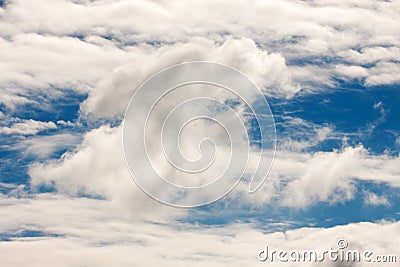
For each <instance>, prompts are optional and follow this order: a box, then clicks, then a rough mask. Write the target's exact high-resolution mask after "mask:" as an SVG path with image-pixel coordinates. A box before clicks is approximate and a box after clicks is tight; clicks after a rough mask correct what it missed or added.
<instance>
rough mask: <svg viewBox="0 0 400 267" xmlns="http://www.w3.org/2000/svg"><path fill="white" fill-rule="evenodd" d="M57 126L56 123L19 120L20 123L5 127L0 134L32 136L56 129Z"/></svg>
mask: <svg viewBox="0 0 400 267" xmlns="http://www.w3.org/2000/svg"><path fill="white" fill-rule="evenodd" d="M56 128H57V126H56V124H55V123H54V122H52V121H49V122H44V121H35V120H32V119H29V120H19V122H16V123H14V124H13V125H11V126H10V127H8V126H3V127H1V128H0V133H2V134H21V135H32V134H37V133H39V132H42V131H46V130H50V129H56Z"/></svg>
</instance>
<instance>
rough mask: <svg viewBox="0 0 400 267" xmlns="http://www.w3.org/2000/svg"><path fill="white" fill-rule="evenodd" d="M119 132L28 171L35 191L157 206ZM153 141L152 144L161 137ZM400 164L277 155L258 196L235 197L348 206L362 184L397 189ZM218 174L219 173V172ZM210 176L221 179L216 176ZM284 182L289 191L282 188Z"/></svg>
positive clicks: (360, 152)
mask: <svg viewBox="0 0 400 267" xmlns="http://www.w3.org/2000/svg"><path fill="white" fill-rule="evenodd" d="M121 129H122V127H121V126H120V127H117V128H109V127H106V126H103V127H100V128H99V129H95V130H92V131H91V132H89V133H88V134H87V135H86V136H85V138H84V141H83V142H82V144H81V145H80V146H78V148H77V151H76V152H69V153H67V154H65V155H64V156H63V157H62V158H61V159H60V160H57V161H49V162H46V163H44V164H34V165H33V166H31V168H30V171H29V174H30V176H31V183H32V185H33V186H36V185H39V184H42V183H45V184H46V183H49V184H54V185H55V186H56V188H57V190H58V191H59V192H67V193H74V194H76V193H79V192H80V190H84V191H85V192H87V193H89V194H94V195H102V196H104V197H106V198H107V199H110V200H113V201H115V203H118V205H119V206H121V207H122V206H124V207H126V208H127V209H128V210H139V211H142V210H143V207H147V206H148V205H150V206H154V205H156V204H158V203H155V201H153V200H151V199H149V198H148V197H147V196H146V195H145V194H144V193H143V192H141V191H140V190H139V189H138V188H137V187H136V185H134V184H133V182H132V180H131V178H130V176H129V173H128V171H127V168H126V166H125V163H124V158H123V154H122V142H121ZM155 135H156V136H155V137H154V138H156V137H157V136H158V135H157V134H155ZM189 136H190V138H191V137H192V136H194V135H189ZM193 138H194V137H193ZM192 141H193V142H189V143H195V144H197V141H195V139H194V140H192ZM221 151H222V150H221ZM251 155H252V154H251ZM157 160H161V161H163V160H164V158H163V157H160V158H159V159H157ZM256 162H257V161H254V160H252V158H251V160H250V165H249V167H248V171H247V173H249V174H250V173H252V172H253V171H254V167H255V164H256ZM160 164H161V163H160ZM399 164H400V157H390V156H387V155H380V156H375V155H371V154H369V152H368V151H367V150H366V149H365V148H364V147H362V146H357V147H346V148H344V149H343V150H341V151H333V152H312V153H298V152H285V151H278V153H277V157H276V159H275V161H274V164H273V167H272V170H271V174H270V176H269V177H268V180H267V182H266V185H265V186H263V187H262V188H261V190H260V191H259V192H257V193H255V194H248V187H247V186H246V185H245V184H244V183H241V184H239V186H238V187H237V189H236V190H235V191H234V192H232V193H233V194H232V196H233V198H234V199H235V198H236V199H242V200H244V201H245V203H250V204H252V205H256V206H260V205H264V204H266V203H268V202H269V201H270V200H271V198H275V199H279V203H280V205H284V206H289V207H296V208H305V207H308V206H309V205H312V204H314V203H317V202H328V203H337V202H345V201H348V200H351V199H352V198H353V197H354V191H355V184H356V183H357V181H358V180H366V181H372V182H376V183H387V184H389V185H390V186H393V187H399V186H400V183H399V180H398V177H399V175H400V173H399V169H398V166H399ZM94 166H95V167H94ZM159 166H163V165H162V164H161V165H159ZM224 166H225V165H223V166H222V167H224ZM215 171H216V172H217V173H219V171H220V169H219V167H218V168H216V169H215ZM239 174H240V172H238V175H239ZM208 175H211V176H212V177H217V175H216V174H215V173H214V174H213V173H211V174H208ZM282 182H285V183H287V185H286V186H283V187H282V184H284V183H282Z"/></svg>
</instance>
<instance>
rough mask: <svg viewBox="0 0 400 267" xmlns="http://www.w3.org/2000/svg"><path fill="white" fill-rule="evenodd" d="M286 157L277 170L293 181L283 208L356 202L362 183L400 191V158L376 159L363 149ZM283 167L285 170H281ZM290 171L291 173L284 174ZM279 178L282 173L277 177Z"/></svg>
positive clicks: (351, 148) (279, 163)
mask: <svg viewBox="0 0 400 267" xmlns="http://www.w3.org/2000/svg"><path fill="white" fill-rule="evenodd" d="M290 156H291V155H290V154H285V153H283V154H282V157H285V158H286V157H288V158H289V160H287V159H280V157H279V156H278V158H277V160H276V161H275V164H274V167H275V166H276V169H277V170H279V171H282V174H281V176H282V177H292V178H293V179H292V180H291V182H289V184H288V186H287V187H286V188H285V189H284V192H283V194H284V197H283V204H284V205H287V206H294V207H307V206H308V205H310V204H312V203H315V202H319V201H322V202H330V203H335V202H345V201H347V200H350V199H352V198H353V193H354V190H355V187H354V186H355V184H356V182H357V180H358V179H360V180H367V181H373V182H382V183H387V184H389V185H391V186H394V187H399V186H400V184H399V181H398V179H397V177H398V176H399V169H398V167H396V166H397V165H398V164H399V162H400V157H389V156H386V155H382V156H373V155H370V154H369V153H368V151H367V150H366V149H365V148H364V147H362V146H357V147H347V148H344V149H343V150H342V151H333V152H315V153H313V154H294V155H292V156H291V157H290ZM281 164H283V165H282V166H280V165H281ZM285 168H286V169H290V171H286V172H285V171H284V170H285ZM277 174H279V172H278V173H277Z"/></svg>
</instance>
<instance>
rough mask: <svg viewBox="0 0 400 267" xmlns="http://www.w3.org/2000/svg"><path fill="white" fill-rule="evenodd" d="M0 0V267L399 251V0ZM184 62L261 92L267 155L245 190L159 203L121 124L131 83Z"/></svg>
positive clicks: (224, 261)
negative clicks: (129, 163)
mask: <svg viewBox="0 0 400 267" xmlns="http://www.w3.org/2000/svg"><path fill="white" fill-rule="evenodd" d="M4 2H5V3H3V1H0V11H1V12H0V47H1V48H0V51H1V52H0V62H1V63H0V73H1V74H0V93H1V95H0V96H1V97H0V138H1V139H0V140H1V141H0V158H1V161H0V218H1V219H0V225H1V226H0V253H1V254H3V255H7V256H5V257H4V258H3V257H2V258H1V259H0V265H1V266H21V265H26V266H54V265H57V266H77V265H78V264H80V266H132V264H139V265H138V266H160V265H161V266H188V265H193V266H239V265H248V266H253V265H256V264H258V260H257V255H256V253H257V251H258V250H259V249H261V248H262V247H263V246H264V245H265V244H271V245H273V246H275V247H276V248H277V249H278V248H283V249H291V248H293V249H295V248H296V249H310V248H318V249H320V248H328V247H330V246H332V244H335V242H336V240H337V238H339V237H344V238H346V239H347V240H348V241H349V243H350V245H351V246H353V247H354V248H363V249H371V250H373V251H376V252H377V253H378V254H379V253H381V254H382V253H383V252H385V253H386V252H387V253H389V254H392V255H398V257H400V251H399V248H398V237H397V236H398V233H400V223H399V218H400V204H399V203H400V167H399V166H400V165H399V163H400V154H399V148H400V120H399V115H400V106H399V103H400V76H399V74H398V73H400V63H399V62H400V40H399V34H398V33H399V32H400V26H399V25H400V23H399V21H398V17H399V16H398V15H399V13H400V4H399V2H398V1H356V0H354V1H336V2H331V3H328V2H326V1H276V2H273V3H272V2H270V1H250V2H248V1H232V2H230V3H221V2H216V1H211V0H210V1H198V2H196V1H187V2H180V1H170V2H166V1H158V2H153V1H146V0H140V1H136V2H135V1H128V0H117V1H106V0H104V1H102V0H101V1H89V0H87V1H86V0H79V1H69V0H57V1H47V0H42V1H39V2H35V1H4ZM151 18H154V20H153V19H151ZM196 60H206V61H213V62H218V63H222V64H226V65H229V66H232V67H234V68H236V69H238V70H240V71H241V72H243V73H245V74H246V75H248V77H250V78H251V79H252V80H253V81H254V82H255V83H256V84H257V85H258V86H259V87H260V88H261V89H262V92H263V94H264V96H265V98H266V99H267V101H268V103H269V105H270V108H271V110H272V113H273V115H274V119H275V125H276V137H277V151H276V158H275V161H274V164H273V165H272V169H271V173H270V175H269V177H268V179H267V181H266V182H265V184H264V185H263V186H262V188H261V189H260V190H259V191H257V193H255V194H254V195H252V194H248V192H247V188H248V184H247V183H246V182H248V181H246V179H245V181H242V182H241V183H240V184H239V185H238V186H237V187H236V188H235V189H234V190H233V191H232V192H231V194H229V195H228V196H226V197H224V198H223V199H221V200H220V201H217V202H216V203H213V204H211V205H207V206H204V207H201V208H196V209H178V208H171V207H167V206H164V205H162V204H160V203H159V202H157V201H154V200H153V199H151V198H149V197H148V196H147V195H146V194H144V193H143V192H142V191H141V190H140V189H139V188H138V186H137V185H136V184H135V183H134V182H133V180H132V178H131V177H130V175H129V172H128V170H127V167H126V165H125V162H124V157H123V150H122V122H123V120H124V112H125V109H126V107H127V105H128V101H129V99H130V98H131V97H132V95H133V93H134V92H135V90H136V89H137V88H138V87H139V85H140V84H142V83H143V81H145V80H146V79H147V78H148V77H150V76H151V75H153V74H154V73H156V72H158V71H160V70H162V69H164V68H165V67H168V66H172V65H174V64H178V63H182V62H189V61H196ZM179 97H181V96H179ZM179 97H177V98H176V99H175V100H177V99H178V100H179V99H180V98H179ZM171 103H173V102H172V100H171ZM261 123H262V121H261ZM202 132H205V133H207V132H212V130H211V129H205V128H204V129H197V131H196V134H201V133H202ZM211 134H213V133H211ZM154 136H156V135H155V134H154ZM216 136H217V135H216ZM250 136H252V137H253V140H252V141H253V142H254V141H255V139H257V136H258V132H257V131H255V132H250ZM149 138H154V137H153V136H150V137H149ZM189 141H190V139H189ZM387 233H392V234H389V235H388V234H387ZM376 240H379V241H376ZM196 244H197V245H196ZM167 247H168V248H167ZM161 248H165V250H162V249H161ZM350 248H351V247H350ZM49 250H50V251H51V252H52V253H53V254H54V255H61V256H59V257H57V256H50V257H49V258H48V260H47V261H46V260H45V259H47V255H46V253H45V251H49ZM178 251H181V252H179V253H178ZM79 253H82V254H79ZM22 254H23V256H21V257H20V256H18V255H22ZM35 255H38V256H37V257H36V256H35ZM77 255H81V256H79V257H78V256H77ZM326 264H327V265H326V266H331V265H329V262H327V263H326ZM293 266H295V265H293ZM296 266H299V265H296ZM304 266H309V265H307V264H304ZM362 266H363V265H362ZM389 266H394V265H389Z"/></svg>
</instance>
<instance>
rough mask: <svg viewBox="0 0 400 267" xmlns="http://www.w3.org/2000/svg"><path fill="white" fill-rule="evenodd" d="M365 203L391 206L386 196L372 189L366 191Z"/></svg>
mask: <svg viewBox="0 0 400 267" xmlns="http://www.w3.org/2000/svg"><path fill="white" fill-rule="evenodd" d="M364 203H365V204H366V205H371V206H390V202H389V200H388V199H387V198H386V197H385V196H378V195H377V194H375V193H373V192H370V191H365V192H364Z"/></svg>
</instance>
